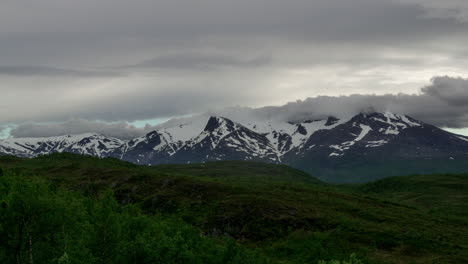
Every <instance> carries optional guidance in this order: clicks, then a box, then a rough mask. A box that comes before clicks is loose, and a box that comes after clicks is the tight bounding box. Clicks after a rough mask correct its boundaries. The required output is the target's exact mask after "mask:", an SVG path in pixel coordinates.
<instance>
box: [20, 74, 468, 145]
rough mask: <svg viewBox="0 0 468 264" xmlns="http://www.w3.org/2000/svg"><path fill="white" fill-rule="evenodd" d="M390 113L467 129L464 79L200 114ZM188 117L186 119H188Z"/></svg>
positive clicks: (61, 127)
mask: <svg viewBox="0 0 468 264" xmlns="http://www.w3.org/2000/svg"><path fill="white" fill-rule="evenodd" d="M369 111H376V112H384V111H390V112H394V113H398V114H405V115H409V116H411V117H413V118H416V119H418V120H421V121H423V122H426V123H429V124H434V125H436V126H440V127H451V128H462V127H468V79H464V78H461V77H448V76H440V77H434V78H433V79H432V81H431V84H430V85H427V86H425V87H424V88H422V89H421V93H419V94H396V95H394V94H386V95H361V94H355V95H349V96H318V97H311V98H307V99H305V100H298V101H296V102H291V103H287V104H285V105H283V106H269V107H262V108H248V107H232V108H224V109H220V110H215V111H210V112H207V113H205V114H203V115H205V116H209V115H221V116H225V117H228V118H232V119H233V120H238V121H242V120H265V119H277V120H281V121H301V120H307V119H318V118H324V117H327V116H336V117H345V116H350V115H355V114H358V113H360V112H369ZM189 118H190V117H189ZM177 123H178V121H175V122H174V121H169V122H167V123H163V124H161V125H158V126H150V125H147V126H145V127H143V128H142V127H135V126H133V125H130V124H128V123H126V122H120V123H112V124H109V123H103V122H99V121H88V120H84V119H71V120H69V121H67V122H64V123H54V124H35V123H26V124H21V125H19V126H17V127H16V128H14V129H13V130H11V135H12V136H14V137H44V136H57V135H64V134H81V133H87V132H97V133H101V134H105V135H108V136H113V137H118V138H123V139H130V138H135V137H137V136H141V135H144V134H145V133H147V132H149V131H151V130H154V129H157V128H161V127H168V126H172V125H174V124H177Z"/></svg>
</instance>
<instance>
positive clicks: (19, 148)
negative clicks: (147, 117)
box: [0, 133, 125, 158]
mask: <svg viewBox="0 0 468 264" xmlns="http://www.w3.org/2000/svg"><path fill="white" fill-rule="evenodd" d="M124 143H125V141H123V140H120V139H118V138H113V137H107V136H104V135H100V134H96V133H86V134H80V135H65V136H59V137H45V138H10V139H4V140H1V141H0V153H1V154H4V155H14V156H19V157H26V158H29V157H36V156H39V155H45V154H50V153H57V152H58V153H61V152H70V153H75V154H83V155H92V156H98V157H105V156H108V155H110V154H111V153H112V152H113V151H114V150H115V149H116V148H118V147H120V146H121V145H122V144H124Z"/></svg>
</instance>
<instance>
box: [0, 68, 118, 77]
mask: <svg viewBox="0 0 468 264" xmlns="http://www.w3.org/2000/svg"><path fill="white" fill-rule="evenodd" d="M0 75H12V76H69V77H113V76H122V74H121V73H119V72H115V71H91V70H71V69H61V68H53V67H45V66H0Z"/></svg>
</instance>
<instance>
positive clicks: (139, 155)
mask: <svg viewBox="0 0 468 264" xmlns="http://www.w3.org/2000/svg"><path fill="white" fill-rule="evenodd" d="M201 125H203V126H200V128H199V130H197V129H196V127H194V126H193V125H189V124H183V125H177V126H174V127H173V128H169V129H161V130H157V131H153V132H150V133H148V134H146V135H145V136H142V137H139V138H135V139H133V140H129V141H122V140H119V139H115V138H111V137H105V136H102V135H98V134H90V135H80V136H63V137H57V138H43V139H17V140H16V141H15V140H14V139H8V140H3V141H0V154H9V155H17V156H22V157H34V156H37V155H41V154H48V153H53V152H64V151H65V152H73V153H78V154H88V155H94V156H99V157H115V158H119V159H122V160H126V161H130V162H134V163H137V164H143V165H155V164H161V163H200V162H208V161H216V160H251V161H262V162H270V163H278V164H279V163H281V164H287V165H290V166H293V167H296V168H299V169H302V170H305V171H307V172H309V173H311V174H313V175H314V176H317V177H319V178H322V179H324V180H328V181H337V182H356V181H367V180H372V179H377V178H381V177H385V176H393V175H403V174H409V173H434V172H468V137H464V136H460V135H455V134H452V133H449V132H447V131H444V130H441V129H439V128H437V127H434V126H432V125H429V124H425V123H422V122H419V121H417V120H414V119H412V118H410V117H407V116H402V115H395V114H392V113H370V114H359V115H356V116H354V117H352V118H350V119H346V120H340V119H338V118H335V117H328V118H326V119H324V120H306V121H303V122H295V123H288V122H284V123H280V124H278V123H271V122H266V123H262V122H258V123H253V124H250V123H249V124H246V125H243V124H240V123H237V122H235V121H233V120H230V119H228V118H224V117H215V116H213V117H210V118H208V119H207V120H206V121H204V123H202V124H201Z"/></svg>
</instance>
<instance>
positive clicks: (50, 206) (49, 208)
mask: <svg viewBox="0 0 468 264" xmlns="http://www.w3.org/2000/svg"><path fill="white" fill-rule="evenodd" d="M0 201H1V203H0V204H1V207H0V237H1V238H2V239H1V240H0V263H33V262H34V263H200V264H201V263H213V264H214V263H233V264H234V263H249V264H250V263H252V264H253V263H267V261H266V260H265V259H264V258H262V257H260V256H258V254H255V253H253V252H251V251H249V250H246V249H244V248H242V247H240V246H239V245H238V244H237V243H236V242H234V241H233V240H232V239H227V238H226V239H220V240H218V241H216V240H213V239H210V238H207V237H206V236H203V235H202V234H201V233H200V232H199V231H198V230H196V229H194V228H193V227H191V226H190V225H188V224H186V223H185V222H183V221H182V220H180V219H177V218H163V217H150V216H147V215H144V214H142V213H141V211H140V210H139V209H138V208H137V207H135V206H133V205H128V206H120V205H119V204H118V203H117V201H116V200H115V199H114V195H113V193H112V192H111V191H106V192H103V193H102V194H101V195H100V197H99V199H97V200H94V199H91V198H86V197H83V196H80V195H79V194H76V193H72V192H70V191H66V190H63V189H61V188H58V187H56V186H54V185H50V184H48V183H47V182H45V181H44V180H42V179H39V178H31V177H30V178H26V177H24V176H22V175H9V174H6V175H4V176H2V177H0Z"/></svg>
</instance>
